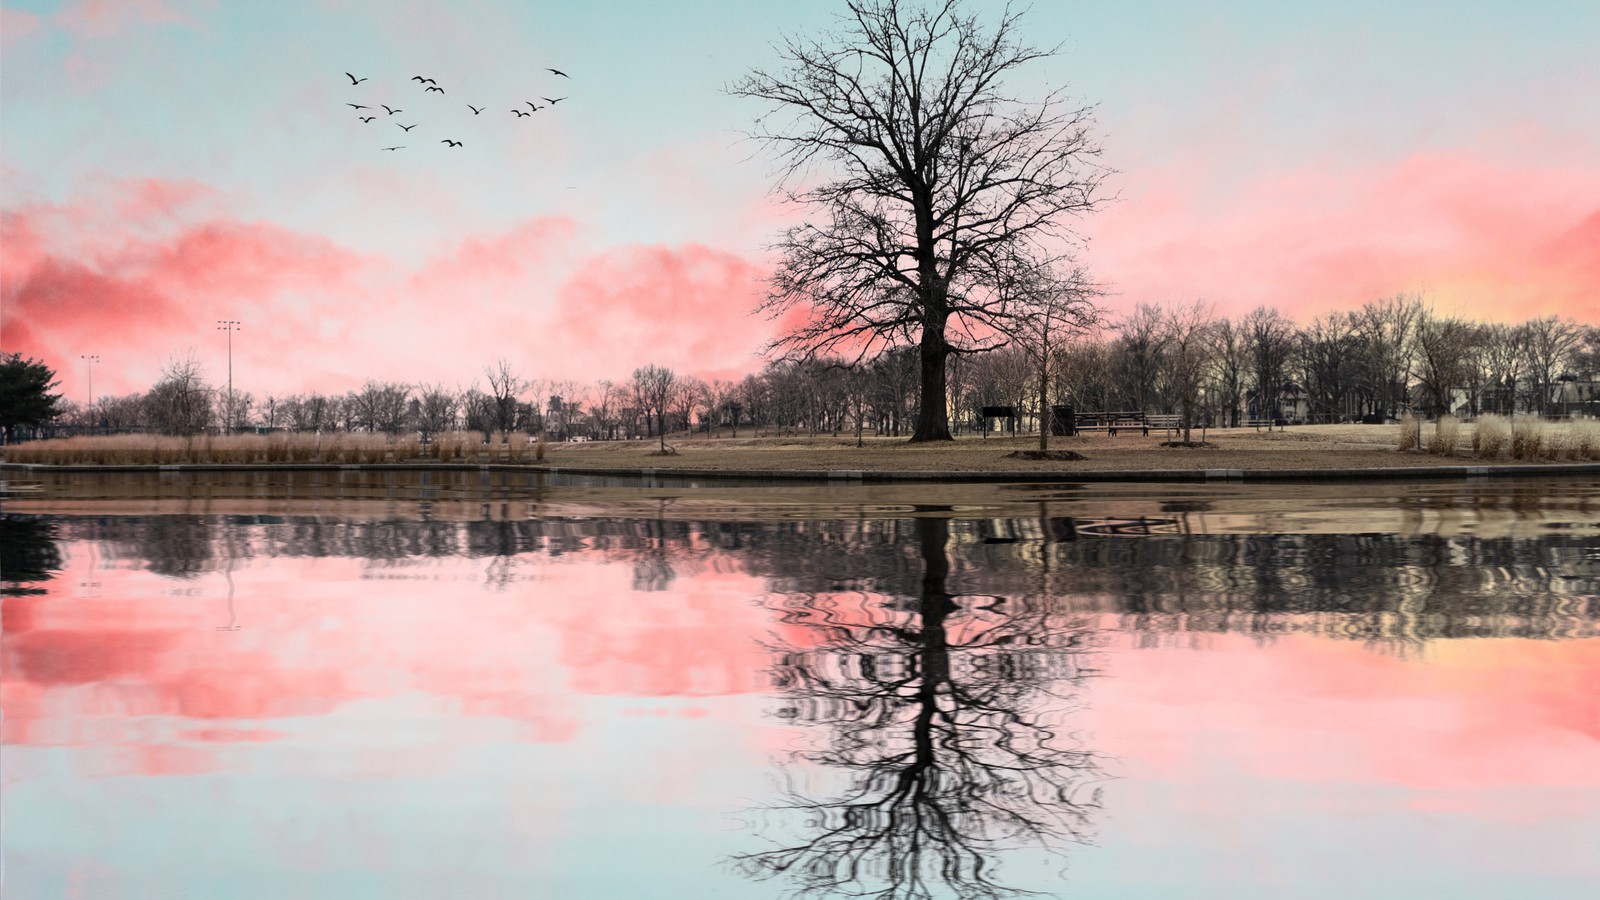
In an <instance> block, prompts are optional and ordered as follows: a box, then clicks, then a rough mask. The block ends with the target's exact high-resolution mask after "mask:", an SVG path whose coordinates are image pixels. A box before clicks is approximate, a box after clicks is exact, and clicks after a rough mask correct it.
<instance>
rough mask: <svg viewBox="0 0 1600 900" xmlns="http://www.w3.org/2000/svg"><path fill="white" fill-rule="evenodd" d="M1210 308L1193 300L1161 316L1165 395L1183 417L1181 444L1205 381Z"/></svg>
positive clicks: (1190, 426)
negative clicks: (1173, 402)
mask: <svg viewBox="0 0 1600 900" xmlns="http://www.w3.org/2000/svg"><path fill="white" fill-rule="evenodd" d="M1211 309H1212V308H1211V304H1209V303H1207V302H1205V301H1204V300H1196V301H1194V302H1193V303H1186V304H1181V305H1178V306H1173V307H1171V308H1169V309H1168V310H1167V311H1166V313H1165V316H1164V318H1163V331H1164V332H1165V334H1164V338H1163V344H1164V345H1165V346H1166V353H1165V354H1164V361H1163V367H1162V368H1163V371H1164V372H1165V374H1166V382H1167V393H1168V396H1170V397H1171V398H1172V399H1173V400H1175V401H1176V402H1177V404H1178V408H1179V414H1180V415H1181V416H1182V417H1183V441H1184V443H1189V441H1190V437H1191V435H1190V429H1192V428H1193V427H1194V420H1195V408H1196V405H1197V404H1198V402H1199V399H1200V386H1201V385H1202V384H1204V383H1205V375H1206V366H1207V363H1208V361H1209V359H1210V355H1211V346H1212V336H1211V332H1212V329H1213V327H1214V324H1215V323H1214V320H1213V318H1212V312H1211Z"/></svg>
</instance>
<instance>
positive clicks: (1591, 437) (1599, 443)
mask: <svg viewBox="0 0 1600 900" xmlns="http://www.w3.org/2000/svg"><path fill="white" fill-rule="evenodd" d="M1568 427H1569V428H1571V429H1572V440H1571V442H1570V444H1569V447H1568V449H1569V451H1570V452H1571V454H1572V458H1573V459H1600V420H1595V419H1574V420H1572V424H1571V425H1570V426H1568Z"/></svg>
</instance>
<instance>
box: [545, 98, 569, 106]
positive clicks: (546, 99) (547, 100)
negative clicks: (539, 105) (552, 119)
mask: <svg viewBox="0 0 1600 900" xmlns="http://www.w3.org/2000/svg"><path fill="white" fill-rule="evenodd" d="M539 99H540V100H543V101H544V102H546V103H548V104H550V105H551V106H555V105H556V104H557V103H560V102H561V101H563V100H565V99H567V98H565V97H557V98H555V99H554V100H551V99H550V98H549V97H540V98H539Z"/></svg>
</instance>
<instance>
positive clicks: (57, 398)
mask: <svg viewBox="0 0 1600 900" xmlns="http://www.w3.org/2000/svg"><path fill="white" fill-rule="evenodd" d="M57 386H58V382H57V381H56V373H55V370H53V369H51V368H50V367H49V366H47V365H45V364H44V363H43V362H41V361H39V360H37V359H24V358H23V357H22V355H21V354H18V353H0V433H3V434H4V436H5V440H6V442H7V443H10V442H11V441H13V440H15V439H16V438H17V436H18V431H19V429H25V428H26V429H34V428H39V427H41V426H43V425H46V424H49V423H50V422H51V421H53V420H54V419H55V418H56V417H57V416H59V415H61V413H62V410H63V400H62V397H61V395H60V394H57V393H52V391H53V389H54V388H56V387H57Z"/></svg>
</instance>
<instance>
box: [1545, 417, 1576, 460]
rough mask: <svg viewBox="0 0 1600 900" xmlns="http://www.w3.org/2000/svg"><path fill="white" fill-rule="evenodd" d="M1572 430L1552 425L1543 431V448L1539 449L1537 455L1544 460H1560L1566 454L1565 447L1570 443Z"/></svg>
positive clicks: (1561, 425) (1566, 426)
mask: <svg viewBox="0 0 1600 900" xmlns="http://www.w3.org/2000/svg"><path fill="white" fill-rule="evenodd" d="M1571 435H1572V428H1571V427H1570V426H1568V425H1565V424H1560V425H1557V424H1552V425H1550V426H1548V427H1546V428H1545V430H1544V446H1542V447H1540V448H1539V455H1540V456H1543V457H1544V458H1545V459H1561V458H1562V457H1563V456H1565V455H1566V453H1567V446H1568V444H1570V443H1571V441H1570V438H1571Z"/></svg>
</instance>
